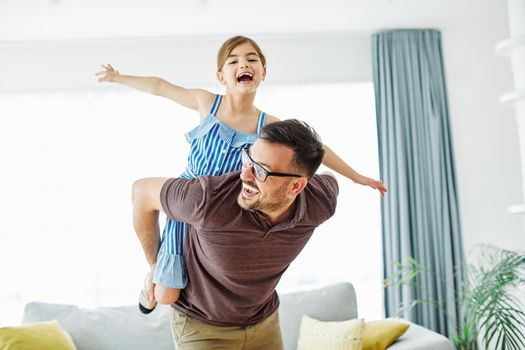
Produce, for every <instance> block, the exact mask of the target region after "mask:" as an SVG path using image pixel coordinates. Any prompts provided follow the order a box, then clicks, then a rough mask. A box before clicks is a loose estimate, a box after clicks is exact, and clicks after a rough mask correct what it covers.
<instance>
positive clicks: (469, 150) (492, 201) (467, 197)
mask: <svg viewBox="0 0 525 350" xmlns="http://www.w3.org/2000/svg"><path fill="white" fill-rule="evenodd" d="M465 21H466V23H457V24H456V25H453V26H449V27H446V28H444V29H443V42H444V55H445V64H446V70H447V83H448V91H449V101H450V113H451V117H452V132H453V139H454V147H455V155H456V170H457V175H458V185H459V194H460V206H461V214H462V225H463V234H464V238H465V245H466V250H467V252H468V250H469V249H470V248H471V247H472V246H473V245H474V244H476V243H493V244H496V245H498V246H501V247H504V248H509V249H516V248H518V249H525V229H524V227H523V225H522V222H523V221H522V220H523V217H521V216H511V215H509V213H508V207H509V206H510V205H513V204H518V203H521V194H522V189H521V177H520V158H519V147H518V133H517V124H516V122H515V119H514V113H513V110H512V109H511V108H509V107H504V106H502V105H500V104H499V102H498V99H499V97H500V95H502V94H503V93H504V92H507V91H510V90H511V89H512V87H513V83H512V75H511V69H510V62H509V61H508V59H505V58H502V57H498V56H496V54H495V53H494V47H495V45H496V44H497V43H498V42H500V41H501V40H503V39H505V38H507V37H508V36H509V29H508V20H507V10H506V6H505V3H504V2H501V6H493V7H492V8H491V11H490V13H487V12H485V16H478V15H477V13H476V12H475V11H472V13H471V15H470V16H469V17H468V18H465Z"/></svg>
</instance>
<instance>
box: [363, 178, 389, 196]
mask: <svg viewBox="0 0 525 350" xmlns="http://www.w3.org/2000/svg"><path fill="white" fill-rule="evenodd" d="M359 180H360V181H359V183H360V184H361V185H364V186H370V187H372V188H373V189H376V190H378V191H379V193H380V194H381V195H382V196H384V195H385V193H386V191H387V190H386V187H385V185H383V183H382V182H381V181H380V180H374V179H371V178H369V177H366V176H362V177H361V178H360V179H359Z"/></svg>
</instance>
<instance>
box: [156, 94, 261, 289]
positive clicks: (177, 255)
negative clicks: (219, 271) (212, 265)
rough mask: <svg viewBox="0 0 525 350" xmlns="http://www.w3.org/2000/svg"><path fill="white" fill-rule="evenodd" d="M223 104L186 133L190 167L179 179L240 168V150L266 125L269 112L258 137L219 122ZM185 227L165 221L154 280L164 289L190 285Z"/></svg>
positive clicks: (216, 102) (217, 98)
mask: <svg viewBox="0 0 525 350" xmlns="http://www.w3.org/2000/svg"><path fill="white" fill-rule="evenodd" d="M221 101H222V96H221V95H216V96H215V100H214V101H213V105H212V107H211V110H210V113H209V114H208V115H207V116H206V118H204V119H203V120H202V122H201V123H200V124H199V125H198V126H197V127H196V128H195V129H193V130H191V131H190V132H188V133H187V134H186V140H187V141H188V142H189V143H190V145H191V148H190V154H189V155H188V166H187V167H186V170H185V171H184V172H183V173H182V175H181V176H180V177H181V178H185V179H190V178H194V177H197V176H200V175H213V176H218V175H221V174H224V173H227V172H231V171H236V170H240V169H241V151H242V150H243V149H244V148H245V147H248V146H250V145H252V144H253V143H254V142H255V141H256V140H257V139H258V138H259V134H260V131H261V128H262V127H263V126H264V121H265V119H266V113H264V112H261V114H260V115H259V120H258V122H257V131H256V133H255V134H250V133H247V132H243V131H239V130H236V129H234V128H231V127H230V126H228V125H226V124H225V123H223V122H221V121H220V120H219V119H217V111H218V110H219V106H220V104H221ZM185 232H186V224H185V223H182V222H178V221H175V220H170V219H167V220H166V226H165V227H164V232H163V233H162V239H161V243H160V249H159V253H158V255H157V265H156V268H155V273H154V275H153V281H154V282H155V283H156V284H159V285H161V286H165V287H170V288H179V289H180V288H184V287H186V284H187V283H188V276H187V274H186V267H185V264H184V257H183V246H184V234H185Z"/></svg>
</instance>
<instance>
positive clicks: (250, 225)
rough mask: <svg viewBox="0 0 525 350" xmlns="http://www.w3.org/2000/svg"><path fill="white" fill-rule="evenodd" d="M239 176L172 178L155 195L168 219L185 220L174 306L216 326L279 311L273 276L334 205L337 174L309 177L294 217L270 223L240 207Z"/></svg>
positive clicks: (276, 278) (244, 322) (277, 276)
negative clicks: (182, 276) (184, 278)
mask: <svg viewBox="0 0 525 350" xmlns="http://www.w3.org/2000/svg"><path fill="white" fill-rule="evenodd" d="M239 174H240V172H233V173H228V174H224V175H222V176H201V177H197V178H195V179H170V180H168V181H167V182H166V183H165V184H164V186H163V187H162V191H161V197H160V199H161V202H162V207H163V209H164V212H165V213H166V215H167V216H168V217H169V218H170V219H173V220H177V221H182V222H186V223H188V230H187V233H186V236H185V240H184V260H185V263H186V269H187V272H188V280H189V281H188V285H187V286H186V288H184V289H183V290H182V292H181V294H180V298H179V300H178V301H177V302H176V303H175V304H173V307H175V308H176V309H177V310H179V311H181V312H183V313H185V314H187V315H188V316H191V317H194V318H196V319H199V320H201V321H203V322H207V323H210V324H214V325H219V326H244V325H250V324H255V323H258V322H260V321H262V320H264V319H265V318H266V317H268V316H269V315H271V314H272V313H273V312H274V311H275V310H276V309H277V307H278V306H279V298H278V296H277V293H276V291H275V287H276V286H277V283H278V282H279V279H280V278H281V276H282V274H283V273H284V271H286V269H287V268H288V266H289V265H290V263H291V262H292V261H293V260H294V259H295V257H296V256H297V255H298V254H299V253H300V252H301V250H302V249H303V247H304V246H305V245H306V243H307V242H308V240H309V239H310V237H311V235H312V233H313V231H314V229H315V228H316V227H317V226H319V225H320V224H321V223H323V222H324V221H325V220H327V219H328V218H330V217H331V216H332V215H333V214H334V212H335V207H336V203H337V194H338V186H337V181H336V179H335V178H334V177H333V176H331V175H315V176H313V177H312V178H311V179H310V180H309V182H308V185H307V186H306V187H305V189H304V190H303V192H301V193H300V194H299V196H297V199H296V201H297V205H296V211H295V215H294V216H293V217H292V218H291V219H290V220H287V221H284V222H282V223H279V224H277V225H274V226H272V224H271V223H270V222H269V221H268V220H267V219H266V218H265V217H264V215H262V214H261V213H260V212H258V211H254V210H245V209H242V208H241V207H240V206H239V205H238V203H237V197H238V195H239V193H240V191H241V180H240V178H239Z"/></svg>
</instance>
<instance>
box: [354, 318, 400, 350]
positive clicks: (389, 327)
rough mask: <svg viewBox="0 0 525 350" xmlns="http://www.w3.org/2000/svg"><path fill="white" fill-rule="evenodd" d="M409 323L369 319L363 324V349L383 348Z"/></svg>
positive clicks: (394, 339) (398, 335)
mask: <svg viewBox="0 0 525 350" xmlns="http://www.w3.org/2000/svg"><path fill="white" fill-rule="evenodd" d="M408 327H409V324H408V323H403V322H397V321H388V320H383V321H371V322H367V323H366V324H365V331H364V335H363V350H385V349H386V348H388V347H389V346H390V345H391V344H392V343H393V342H395V341H396V339H397V338H399V337H400V336H402V335H403V334H404V333H405V332H406V331H407V329H408Z"/></svg>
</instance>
